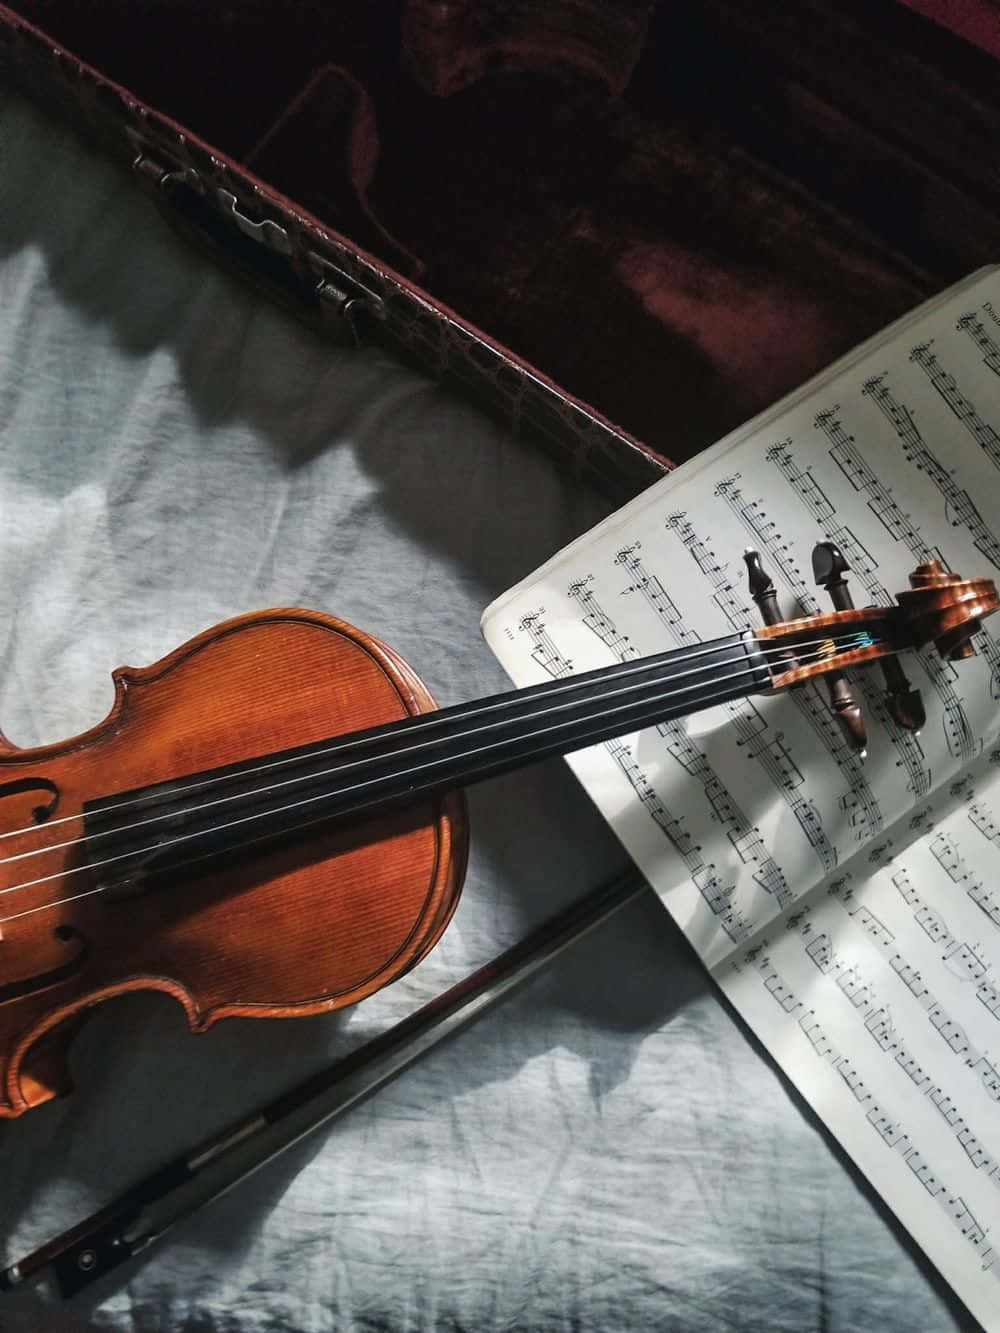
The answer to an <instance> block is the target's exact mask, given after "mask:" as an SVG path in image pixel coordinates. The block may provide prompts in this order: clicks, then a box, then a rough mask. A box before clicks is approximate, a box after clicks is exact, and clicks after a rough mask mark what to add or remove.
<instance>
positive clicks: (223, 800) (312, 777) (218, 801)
mask: <svg viewBox="0 0 1000 1333" xmlns="http://www.w3.org/2000/svg"><path fill="white" fill-rule="evenodd" d="M856 637H857V636H856V635H850V636H841V638H842V639H844V638H847V639H854V638H856ZM829 642H830V640H829V639H816V640H810V641H809V642H808V643H806V644H800V645H799V647H809V646H812V645H813V644H815V645H818V647H817V649H816V651H815V652H814V653H813V654H812V655H811V658H812V660H822V659H825V658H826V657H827V656H828V655H829V654H828V653H827V652H826V651H821V650H822V649H825V648H826V647H827V646H828V645H829ZM734 646H735V645H734ZM712 651H713V652H718V651H719V649H718V646H716V647H715V648H714V649H713V650H712ZM776 651H778V650H774V649H770V650H765V656H766V655H767V652H771V653H774V652H776ZM702 655H704V654H702ZM689 660H690V658H689V657H682V658H670V659H669V660H668V662H666V663H664V665H665V666H667V665H669V666H673V665H674V664H675V663H676V662H678V661H679V662H681V663H684V662H687V661H689ZM797 660H798V661H800V662H802V661H803V660H804V659H802V658H801V656H800V657H798V658H797ZM808 660H809V658H808V657H807V658H806V659H805V661H806V662H807V663H808ZM635 661H637V662H642V661H645V663H646V665H645V666H644V667H642V668H641V670H642V671H643V672H648V671H649V670H650V669H651V662H650V659H649V658H646V659H642V658H639V659H635ZM704 669H705V668H704V667H700V668H694V669H692V670H689V671H682V672H675V673H672V676H671V681H672V682H673V681H676V680H679V679H682V678H683V677H685V676H691V675H696V674H698V672H699V671H703V670H704ZM745 670H749V671H750V674H752V668H750V669H748V668H741V671H740V672H737V673H731V674H734V676H735V677H738V676H739V675H740V674H742V672H743V671H745ZM635 674H637V672H636V671H635V670H633V671H631V672H628V673H626V672H617V671H616V672H613V674H611V675H609V676H606V677H602V678H601V680H600V682H595V683H600V684H602V685H603V684H604V683H605V682H607V683H610V684H614V683H617V682H618V681H620V680H621V679H622V678H623V676H625V675H635ZM728 678H729V677H727V676H721V677H716V679H728ZM575 679H576V682H577V687H579V680H580V677H579V676H577V677H576V678H575ZM573 680H574V678H573V677H567V678H566V684H567V687H568V688H569V689H570V692H572V689H571V687H572V682H573ZM634 688H635V687H633V689H634ZM642 688H646V687H642ZM695 688H697V686H694V685H688V686H682V687H681V689H680V690H678V691H676V693H678V694H680V693H685V692H688V693H689V692H690V691H691V690H692V689H695ZM566 692H567V691H566V690H558V691H552V694H549V693H546V694H545V695H544V696H543V697H544V699H545V700H546V701H547V700H548V699H549V698H551V697H552V695H553V694H555V695H561V694H565V693H566ZM627 692H628V687H626V688H625V689H619V690H612V691H610V692H608V693H606V694H603V695H599V696H596V697H594V698H593V699H591V700H589V701H588V702H590V703H593V704H598V703H602V702H604V701H605V700H607V699H611V698H614V697H615V696H616V695H621V694H623V693H627ZM523 695H524V692H523V691H514V692H512V693H508V694H506V695H502V696H500V699H501V700H502V701H503V704H502V706H503V707H505V708H507V709H508V710H513V709H514V708H516V706H517V705H518V703H519V702H520V703H522V704H523ZM519 696H520V697H519ZM670 697H671V694H670V692H668V693H667V694H665V695H664V696H663V702H666V701H667V699H669V698H670ZM579 703H580V700H579V699H578V698H571V699H570V700H569V702H568V703H564V704H558V705H556V706H555V707H551V708H549V709H548V710H547V712H546V716H548V715H550V714H554V713H555V712H557V711H559V709H568V708H573V707H574V706H578V705H579ZM500 707H501V704H500V703H499V702H498V703H497V704H494V705H492V710H494V711H495V710H496V709H498V708H500ZM488 711H491V708H490V706H487V708H485V709H483V710H481V711H479V712H476V711H474V710H472V711H469V712H466V713H459V714H457V715H456V714H452V715H451V716H450V717H449V719H448V720H449V721H450V722H453V723H454V722H462V721H464V720H466V719H467V718H470V717H471V718H473V719H475V720H477V721H478V720H479V719H481V718H482V716H483V714H484V713H485V712H488ZM434 716H435V715H434V714H424V715H419V714H418V715H417V717H415V718H414V719H413V722H412V723H409V722H408V721H407V719H403V720H402V723H401V724H400V726H401V732H400V733H399V734H404V733H405V736H406V738H407V739H408V738H409V737H410V736H411V735H412V734H414V733H415V732H416V733H419V732H420V731H424V730H426V729H427V728H426V727H420V726H419V725H418V722H419V721H420V720H421V717H423V718H426V719H427V720H433V718H434ZM504 721H505V719H504V718H503V717H500V718H498V719H497V720H495V721H493V722H490V723H487V724H486V727H483V726H478V727H477V728H475V729H474V730H472V731H469V732H459V733H457V734H449V736H448V740H449V741H451V742H454V741H461V740H464V739H465V738H466V737H467V736H475V735H477V734H479V733H481V732H482V731H484V730H486V729H487V728H488V727H489V726H502V725H503V724H504ZM438 725H440V723H439V724H438ZM383 739H386V737H385V735H384V733H383V735H381V736H376V737H374V738H369V740H368V741H364V740H360V739H354V740H351V738H350V737H348V738H346V739H345V740H344V743H343V744H342V745H331V746H328V747H324V748H322V749H320V750H314V751H311V752H309V753H308V754H300V755H297V756H292V757H286V758H284V759H281V760H276V761H274V762H268V763H263V764H259V765H256V766H254V767H253V768H249V769H247V768H244V769H241V770H240V771H238V772H236V773H229V774H222V775H219V776H217V777H216V778H214V779H212V778H206V779H204V780H203V781H200V782H193V783H189V784H186V785H182V786H180V787H173V786H171V788H170V791H169V793H168V795H169V797H170V799H171V800H172V799H174V798H175V797H177V796H182V795H184V794H185V793H186V792H188V791H197V790H200V789H202V788H204V787H206V786H214V787H216V788H218V787H219V786H220V785H221V784H222V783H224V782H226V781H232V782H241V783H242V782H244V781H245V780H246V779H247V778H249V777H253V776H255V775H256V774H258V773H261V772H269V771H271V770H272V769H274V768H281V767H285V766H288V765H290V764H293V763H297V764H300V765H301V764H304V763H311V762H312V761H314V760H316V759H321V758H325V757H327V756H328V755H330V754H332V753H336V752H344V751H347V750H350V749H352V748H353V749H356V748H357V747H358V746H359V745H364V744H368V745H369V746H370V747H374V746H376V745H377V744H378V742H379V741H380V740H383ZM434 744H437V739H436V738H435V737H433V736H432V737H431V738H430V739H427V740H418V741H417V742H416V744H410V745H407V746H406V747H405V748H401V749H400V750H398V751H396V752H395V753H394V754H393V755H392V757H393V758H397V759H405V758H407V757H408V756H409V755H411V754H415V753H416V752H417V751H418V750H420V749H426V748H427V747H428V746H431V745H434ZM376 757H378V756H376ZM385 757H389V756H385ZM369 762H371V756H366V755H362V756H361V757H360V758H358V759H354V760H352V761H350V762H348V763H346V764H345V763H338V764H336V765H335V766H334V767H332V768H327V769H321V770H319V771H318V772H316V771H310V772H309V773H307V774H305V775H298V776H293V777H290V778H286V779H284V780H283V781H279V782H272V783H269V784H268V793H269V794H270V793H272V792H276V791H278V790H279V789H280V788H282V787H293V786H296V785H298V784H299V783H302V782H316V781H318V780H319V779H321V778H324V777H331V776H333V775H334V774H342V773H346V772H347V771H349V770H350V769H351V768H354V767H358V766H360V765H363V764H365V763H369ZM258 794H259V791H258V792H256V793H255V792H252V791H251V792H244V791H239V792H234V793H232V794H231V795H222V796H216V797H214V798H213V799H211V800H207V801H203V802H201V803H200V804H198V805H195V806H191V807H190V808H188V809H186V810H183V811H182V814H183V815H184V816H191V815H196V814H199V813H201V812H202V811H205V810H210V809H213V808H215V807H217V806H220V805H227V804H231V803H232V802H233V801H239V800H241V799H246V798H249V797H252V796H254V795H258ZM148 801H149V796H148V795H147V796H145V797H143V796H137V797H136V798H134V799H133V800H129V801H123V802H121V803H116V802H111V803H110V804H108V805H105V806H98V807H96V808H91V809H89V810H87V811H86V812H83V811H80V812H78V813H76V814H73V815H66V816H64V817H63V818H61V819H60V820H59V821H58V822H59V823H60V824H63V823H66V822H68V821H70V820H80V819H83V818H84V817H87V818H91V819H93V818H94V817H95V816H97V815H99V814H102V813H107V812H113V813H115V814H117V813H119V812H120V811H122V810H126V809H128V808H130V807H132V806H134V805H137V804H143V803H145V804H148ZM177 814H178V811H177V810H176V809H175V808H172V809H168V810H165V811H162V812H161V813H159V814H156V815H149V816H147V817H146V818H144V819H136V820H132V821H131V822H130V823H129V824H128V825H127V826H124V825H119V826H117V827H114V828H110V829H104V830H101V831H100V832H97V833H91V834H86V835H84V836H83V837H74V838H67V839H65V840H64V841H62V842H55V843H44V844H43V845H42V846H40V847H34V848H29V849H28V850H27V851H23V852H16V853H15V854H14V855H12V856H7V857H0V866H3V865H8V864H10V863H11V862H13V861H24V860H28V859H30V858H32V857H35V856H42V855H44V854H45V853H47V852H56V851H61V850H63V849H65V848H67V847H72V846H77V845H81V844H84V843H91V842H96V841H98V840H100V839H104V838H109V837H113V836H114V835H115V834H116V833H117V834H120V833H121V832H122V831H123V828H126V827H127V829H128V831H130V832H131V831H132V830H134V829H139V828H145V827H148V826H150V825H153V824H158V823H162V822H163V821H165V820H170V819H175V818H177ZM56 822H57V821H54V820H53V821H50V822H46V824H45V825H44V827H43V828H38V826H37V825H28V826H27V827H25V828H23V829H21V830H19V832H20V833H22V834H28V833H39V834H45V833H47V832H48V831H49V829H51V828H52V826H53V824H54V823H56ZM10 836H13V835H12V834H2V835H0V837H10ZM35 882H36V881H34V880H31V881H28V884H29V885H31V884H34V883H35ZM19 887H22V886H20V885H15V886H14V888H19ZM9 892H11V890H10V889H0V896H2V895H3V894H5V893H9Z"/></svg>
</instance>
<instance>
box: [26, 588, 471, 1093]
mask: <svg viewBox="0 0 1000 1333" xmlns="http://www.w3.org/2000/svg"><path fill="white" fill-rule="evenodd" d="M114 683H115V701H114V705H113V707H112V709H111V712H110V713H109V715H108V717H107V718H106V719H105V720H104V721H103V722H101V723H100V724H99V725H98V726H96V727H94V728H93V729H92V730H90V731H88V732H86V733H84V734H83V735H80V736H77V737H75V738H73V739H72V740H69V741H66V742H63V743H60V744H58V745H51V746H46V747H41V748H38V749H33V750H18V749H16V748H15V747H14V746H12V745H11V744H10V743H9V742H8V741H6V740H2V739H0V834H3V833H8V834H9V833H10V832H11V831H13V830H20V829H25V828H27V829H28V830H29V832H26V833H17V834H15V835H14V836H8V837H5V838H3V839H2V840H0V890H2V889H9V888H10V887H11V886H14V885H19V884H21V883H23V881H25V880H27V879H29V878H30V879H35V878H40V877H42V876H55V878H52V879H46V880H45V882H43V883H39V884H36V885H33V886H32V887H29V888H19V889H17V890H16V891H15V892H13V893H7V894H0V917H7V916H9V915H11V914H12V913H13V912H22V911H25V910H27V909H30V908H32V907H35V906H40V905H41V904H42V903H46V902H50V901H52V900H53V899H61V898H66V897H69V896H70V895H71V894H81V893H82V892H84V891H86V890H87V889H88V888H92V887H93V886H94V882H95V881H94V872H93V871H91V870H87V869H85V870H83V871H82V872H78V871H77V872H75V873H74V874H73V875H72V876H71V877H69V878H66V879H65V880H62V879H61V878H60V877H61V876H65V875H67V873H68V872H70V871H73V870H74V868H75V867H77V866H79V865H80V859H79V856H80V853H79V848H78V847H76V846H74V845H73V844H72V842H71V843H70V845H69V846H65V847H60V848H57V849H55V850H53V851H51V852H46V853H45V855H44V856H40V857H35V858H31V859H29V860H24V861H18V860H12V859H11V858H13V857H16V856H17V855H18V854H19V853H22V852H26V851H29V850H31V849H33V848H35V847H37V846H38V845H39V839H40V837H42V836H44V837H45V839H46V841H47V842H53V843H62V842H65V841H67V840H69V839H73V838H76V837H78V836H79V834H80V832H81V824H80V821H79V820H77V819H72V820H70V821H69V822H67V823H63V824H59V825H58V826H57V825H55V824H53V823H52V821H53V820H58V819H61V818H65V817H66V816H72V815H77V814H79V812H80V810H81V808H82V805H83V803H84V802H85V801H92V800H94V799H95V798H99V797H102V796H108V795H112V794H114V793H116V792H122V791H128V790H131V789H133V788H136V787H142V786H147V785H149V784H151V783H156V782H162V781H166V780H169V779H172V778H176V777H177V776H178V775H180V774H190V773H197V772H200V771H204V770H206V769H212V768H216V767H218V766H220V765H224V764H228V763H235V762H238V761H240V760H244V759H250V758H253V757H254V756H257V755H261V754H269V753H273V752H276V751H280V750H283V749H286V748H288V747H292V746H297V745H303V744H308V743H310V742H315V741H320V740H323V739H325V738H327V737H331V736H335V735H339V734H342V733H345V732H349V731H355V730H360V729H362V728H365V727H370V726H374V725H377V724H379V723H383V722H389V721H394V720H398V719H402V718H405V717H407V716H408V715H413V714H416V713H419V712H424V711H427V710H428V709H430V708H433V707H434V703H433V700H432V699H431V696H430V695H429V693H428V691H427V690H426V688H425V687H424V686H423V685H422V683H421V682H420V680H419V679H418V677H417V676H416V675H415V674H414V673H413V671H412V670H411V669H410V668H409V667H408V666H407V665H406V664H405V663H404V662H403V661H402V659H400V658H399V657H398V656H397V655H396V654H395V653H394V652H392V650H391V649H389V648H387V647H385V646H384V645H383V644H380V643H379V642H377V641H376V640H374V639H371V638H369V637H367V636H366V635H364V634H362V633H361V632H360V631H358V630H356V629H354V628H353V627H351V626H348V625H345V624H343V623H342V622H340V621H337V620H334V619H333V618H331V617H328V616H324V615H320V614H318V613H314V612H308V611H300V610H273V611H266V612H261V613H256V614H252V615H247V616H242V617H239V618H238V619H235V620H231V621H228V622H226V623H225V624H223V625H220V626H217V627H216V628H214V629H212V630H209V631H207V632H206V633H204V634H202V635H199V636H198V637H197V638H195V639H193V640H191V641H190V642H189V643H187V644H185V645H184V646H183V647H181V648H179V649H177V650H176V651H175V652H173V653H171V654H170V655H169V656H168V657H166V658H164V659H163V660H162V661H160V662H158V663H156V664H155V665H154V666H151V667H146V668H142V669H133V668H120V669H119V670H117V671H116V672H115V673H114ZM40 806H42V807H45V810H46V811H47V813H48V816H49V819H48V821H47V822H42V823H36V820H37V819H38V817H39V816H38V814H37V813H36V812H37V811H38V809H39V807H40ZM44 812H45V811H43V813H44ZM466 852H467V825H466V817H465V806H464V802H463V799H462V797H461V795H460V794H449V795H447V796H444V797H441V798H436V799H433V800H431V799H428V800H426V801H424V802H423V803H421V804H418V805H415V806H412V807H407V808H405V809H400V810H398V811H390V812H383V813H380V814H378V815H376V816H372V817H366V818H364V819H359V820H356V821H354V822H352V823H350V824H349V825H345V826H343V827H337V828H334V829H327V830H326V831H324V832H321V833H320V834H318V835H312V836H309V837H308V838H302V839H301V840H297V841H295V842H293V843H287V844H283V845H281V846H279V847H276V848H272V849H271V850H263V851H261V852H259V853H258V854H257V855H255V856H253V857H251V858H248V860H247V861H246V863H243V864H239V865H238V866H232V867H230V866H227V867H226V868H225V869H224V870H222V871H221V872H218V873H215V874H212V875H210V876H206V875H201V876H192V877H191V878H190V880H185V879H184V878H183V877H181V878H179V879H178V882H177V883H174V884H171V885H170V887H169V889H168V890H164V891H153V892H149V893H145V894H138V895H135V896H121V895H115V894H110V893H102V892H96V893H91V894H89V896H86V897H78V898H77V900H76V901H75V902H67V903H65V904H64V905H62V906H60V907H59V908H58V909H57V910H53V911H45V912H40V913H37V914H35V915H27V916H24V917H21V918H20V919H14V920H8V921H6V922H5V923H4V924H3V925H2V926H0V931H2V940H0V985H2V990H0V994H5V995H6V997H7V998H6V999H2V1000H0V1116H12V1115H18V1114H20V1113H21V1112H23V1111H25V1110H26V1109H28V1107H30V1106H33V1105H37V1104H38V1103H40V1102H43V1101H46V1100H48V1099H49V1098H51V1097H53V1096H55V1095H57V1094H58V1093H60V1092H63V1091H65V1090H66V1089H67V1087H68V1077H67V1071H66V1064H65V1048H66V1045H67V1043H68V1040H69V1039H70V1037H71V1036H72V1035H73V1032H74V1030H75V1028H76V1026H77V1024H76V1021H75V1020H76V1019H77V1018H78V1017H79V1016H81V1015H82V1014H83V1013H84V1012H85V1011H86V1009H87V1008H88V1007H90V1006H92V1005H95V1004H98V1003H100V1002H102V1001H104V1000H107V999H109V998H111V997H114V996H116V995H120V994H122V993H124V992H127V991H132V990H150V989H152V990H161V991H164V992H166V993H167V994H169V995H172V996H173V997H174V998H175V999H176V1000H178V1001H179V1002H180V1003H181V1004H182V1005H183V1007H184V1010H185V1012H186V1014H187V1020H188V1023H189V1025H190V1027H191V1028H192V1030H194V1031H197V1032H201V1031H204V1030H205V1029H206V1028H208V1027H210V1026H211V1025H212V1024H213V1023H215V1022H216V1021H217V1020H218V1019H220V1018H224V1017H228V1016H231V1015H242V1016H250V1017H268V1018H275V1017H278V1018H281V1017H292V1016H296V1015H300V1014H311V1013H317V1012H320V1011H322V1010H329V1009H336V1008H339V1007H341V1006H343V1005H346V1004H351V1003H354V1002H355V1001H357V1000H360V999H362V998H364V997H365V996H366V995H369V994H371V993H372V992H373V991H375V990H377V989H379V987H381V986H384V985H386V984H387V983H388V982H390V981H392V980H393V979H394V978H395V977H397V976H399V975H400V974H401V973H403V972H405V971H406V970H407V969H408V968H410V967H412V966H413V965H414V964H415V963H416V962H418V961H419V959H420V958H422V957H423V956H424V954H425V953H426V952H427V951H428V949H430V948H431V946H432V945H433V944H434V943H435V941H436V940H437V939H438V937H439V936H440V934H441V932H442V931H443V929H444V927H445V925H446V924H447V922H448V920H449V918H450V916H451V913H452V911H453V910H454V908H455V905H456V903H457V900H458V895H459V892H460V889H461V883H462V878H463V874H464V870H465V861H466ZM29 868H30V869H29ZM40 978H41V980H42V984H41V985H40V984H39V979H40ZM21 982H23V983H24V987H25V989H26V991H27V993H25V994H18V993H17V988H18V985H19V983H21Z"/></svg>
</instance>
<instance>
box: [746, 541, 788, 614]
mask: <svg viewBox="0 0 1000 1333" xmlns="http://www.w3.org/2000/svg"><path fill="white" fill-rule="evenodd" d="M743 560H744V563H745V564H746V567H747V574H748V575H749V582H750V596H751V597H752V598H753V599H754V601H755V602H756V603H757V606H758V609H759V610H760V618H761V620H763V622H764V624H765V625H780V624H781V621H782V620H783V619H784V617H783V616H782V614H781V607H780V606H779V605H778V593H777V590H776V588H775V586H774V580H773V579H772V578H771V576H770V574H768V573H767V571H766V570H765V569H764V566H763V565H762V564H761V563H760V552H759V551H755V550H754V549H753V547H752V546H748V547H747V549H746V550H745V551H744V552H743Z"/></svg>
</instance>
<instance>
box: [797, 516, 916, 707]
mask: <svg viewBox="0 0 1000 1333" xmlns="http://www.w3.org/2000/svg"><path fill="white" fill-rule="evenodd" d="M812 565H813V573H814V574H815V575H816V582H817V583H819V584H820V585H821V586H822V587H824V588H826V590H827V592H828V593H829V594H830V597H831V599H832V601H833V604H834V606H835V607H836V609H837V610H838V611H848V610H850V609H851V607H853V605H854V602H853V600H852V598H851V594H850V592H849V591H848V588H847V580H846V579H845V578H844V574H845V573H846V572H847V570H848V569H849V568H850V566H849V565H848V563H847V561H846V560H845V559H844V554H843V552H842V551H841V549H840V547H839V546H838V545H837V544H836V542H820V543H819V544H818V545H817V546H816V547H815V548H814V549H813V554H812ZM880 665H881V667H882V674H883V676H884V677H885V688H886V707H887V708H888V709H889V712H890V713H891V714H892V716H893V717H894V718H895V720H896V722H897V723H898V724H899V726H901V727H905V728H906V730H907V731H919V730H920V728H921V727H922V726H923V725H924V722H925V721H926V720H927V714H926V713H925V711H924V702H923V700H922V699H921V697H920V691H919V690H915V689H914V688H913V687H912V686H911V684H910V682H909V681H908V680H907V678H906V675H905V673H904V671H903V668H902V667H901V666H900V664H899V659H898V658H896V657H883V658H882V659H881V663H880Z"/></svg>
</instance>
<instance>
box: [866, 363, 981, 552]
mask: <svg viewBox="0 0 1000 1333" xmlns="http://www.w3.org/2000/svg"><path fill="white" fill-rule="evenodd" d="M861 392H862V394H863V395H864V396H865V397H867V398H870V399H871V400H872V402H873V403H875V405H876V406H877V407H878V409H879V410H880V411H881V413H882V414H883V416H884V417H885V418H886V420H887V421H888V422H889V424H890V425H891V426H892V428H893V430H894V431H895V432H896V435H897V437H898V439H899V442H900V444H901V446H902V449H903V456H904V457H905V458H906V460H907V462H909V463H912V464H913V466H914V467H915V468H916V469H917V471H918V472H922V473H924V475H925V476H926V477H928V478H929V480H930V481H931V482H933V484H934V485H935V486H936V487H937V489H938V491H939V492H940V493H941V497H942V499H943V500H944V505H945V514H946V516H947V518H948V521H949V523H951V525H952V527H959V526H962V527H964V528H966V529H967V531H968V532H969V534H970V536H971V537H972V543H973V545H974V546H975V547H976V549H977V550H978V551H981V552H982V554H983V555H984V556H985V557H986V559H987V560H989V561H990V563H991V564H992V565H995V566H996V567H997V568H1000V540H998V538H997V537H996V535H995V534H994V533H993V532H992V530H991V529H990V527H989V525H988V524H987V523H986V522H985V520H984V519H983V516H982V514H980V512H979V510H978V509H977V508H976V506H975V504H974V503H973V501H972V497H971V496H970V495H969V493H968V491H964V490H962V489H961V487H960V486H959V485H958V484H957V483H956V481H955V479H954V478H953V477H952V475H951V473H950V472H949V471H948V469H947V468H946V467H945V466H944V464H943V463H941V462H940V460H939V459H938V458H937V457H936V456H935V455H934V454H933V453H932V452H931V450H930V449H929V448H928V447H927V444H926V442H925V440H924V438H923V436H922V435H921V434H920V431H919V430H918V429H917V425H916V423H915V421H914V420H913V416H912V414H911V413H910V411H909V410H908V409H907V408H906V407H905V406H904V405H903V404H902V403H900V402H899V401H897V399H896V398H895V397H894V395H893V394H892V392H891V391H890V389H889V388H888V386H887V385H886V383H885V376H884V375H874V376H872V378H871V379H869V380H866V381H865V385H864V388H863V389H862V390H861Z"/></svg>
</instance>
